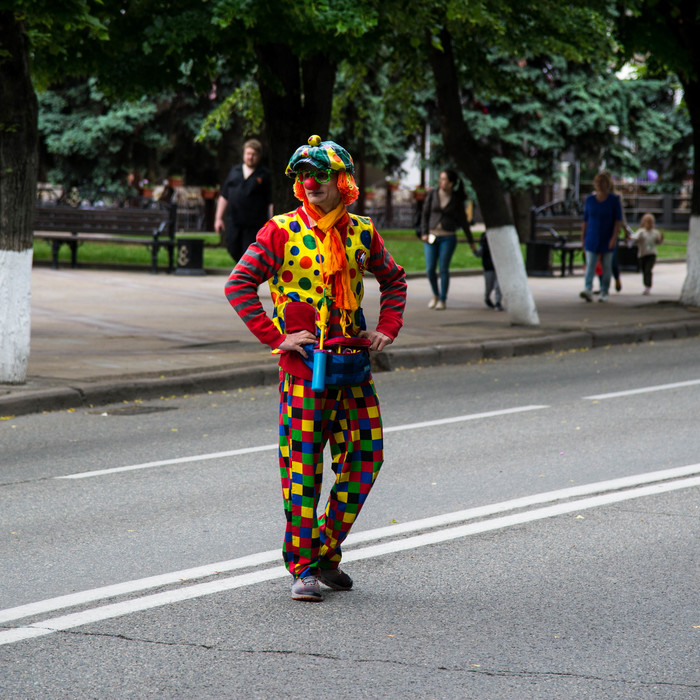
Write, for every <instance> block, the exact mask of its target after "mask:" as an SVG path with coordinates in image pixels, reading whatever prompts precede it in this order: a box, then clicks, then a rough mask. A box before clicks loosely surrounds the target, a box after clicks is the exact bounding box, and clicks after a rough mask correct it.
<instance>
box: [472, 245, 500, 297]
mask: <svg viewBox="0 0 700 700" xmlns="http://www.w3.org/2000/svg"><path fill="white" fill-rule="evenodd" d="M476 254H477V256H478V257H480V258H481V266H482V267H483V268H484V287H485V289H484V303H485V304H486V306H488V307H489V309H496V311H503V310H504V309H503V306H502V305H501V288H500V287H499V285H498V277H496V268H494V266H493V260H491V251H490V250H489V242H488V239H487V237H486V233H482V234H481V240H480V241H479V248H478V249H477V251H476ZM492 292H493V294H494V298H495V302H496V303H494V302H493V301H491V293H492Z"/></svg>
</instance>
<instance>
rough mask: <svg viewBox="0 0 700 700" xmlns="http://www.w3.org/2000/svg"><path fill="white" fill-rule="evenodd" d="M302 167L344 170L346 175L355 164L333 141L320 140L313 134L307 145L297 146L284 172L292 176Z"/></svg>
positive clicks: (353, 168) (349, 173) (352, 170)
mask: <svg viewBox="0 0 700 700" xmlns="http://www.w3.org/2000/svg"><path fill="white" fill-rule="evenodd" d="M304 167H311V168H316V169H317V170H333V171H340V170H344V171H345V172H346V173H348V175H352V174H353V173H354V172H355V164H354V163H353V161H352V157H351V156H350V154H349V153H348V152H347V151H346V150H345V149H344V148H343V147H342V146H339V145H338V144H337V143H335V141H321V137H320V136H317V135H314V136H311V137H310V138H309V143H308V146H299V148H297V150H296V151H294V155H293V156H292V157H291V158H290V159H289V164H288V165H287V169H286V170H285V174H286V175H288V176H290V177H293V176H294V173H295V172H297V171H298V170H303V169H304Z"/></svg>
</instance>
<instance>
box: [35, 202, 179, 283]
mask: <svg viewBox="0 0 700 700" xmlns="http://www.w3.org/2000/svg"><path fill="white" fill-rule="evenodd" d="M175 214H176V211H175V207H174V206H172V205H170V204H163V203H159V204H158V208H152V209H150V208H149V209H139V208H130V207H124V208H121V207H95V208H76V207H72V206H64V205H46V206H36V207H35V209H34V237H35V238H39V239H43V240H47V241H51V267H52V268H53V269H54V270H57V269H58V251H59V250H60V248H61V246H62V245H63V244H66V245H67V246H68V247H69V248H70V250H71V267H73V268H74V267H76V266H77V259H78V245H79V244H80V243H84V242H88V241H89V242H90V243H117V244H122V243H123V244H132V245H133V244H134V243H141V244H143V245H145V246H146V247H148V248H150V250H151V272H152V273H153V274H156V273H157V272H158V251H159V250H160V249H161V248H166V249H167V251H168V272H172V271H173V251H174V249H175V245H176V242H175Z"/></svg>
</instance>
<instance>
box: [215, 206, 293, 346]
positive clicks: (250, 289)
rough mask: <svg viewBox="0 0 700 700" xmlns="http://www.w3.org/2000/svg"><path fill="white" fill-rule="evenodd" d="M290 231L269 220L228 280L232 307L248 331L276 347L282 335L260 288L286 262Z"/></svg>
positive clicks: (227, 288) (281, 339) (226, 290)
mask: <svg viewBox="0 0 700 700" xmlns="http://www.w3.org/2000/svg"><path fill="white" fill-rule="evenodd" d="M287 238H288V236H287V232H286V231H284V230H283V229H280V228H279V227H278V226H277V224H275V222H274V221H272V220H270V221H268V222H267V223H266V224H265V226H263V228H261V229H260V231H258V235H257V236H256V239H255V243H252V244H251V245H250V246H249V247H248V249H247V250H246V252H245V253H244V254H243V257H242V258H241V259H240V260H239V261H238V264H237V265H236V267H234V268H233V272H232V273H231V275H230V276H229V278H228V280H227V281H226V287H225V294H226V298H227V299H228V301H229V303H230V304H231V306H233V308H234V310H235V311H236V313H237V314H238V315H239V316H240V317H241V319H242V320H243V323H245V325H246V326H247V328H248V330H249V331H250V332H251V333H252V334H253V335H254V336H255V337H256V338H257V339H258V340H259V341H260V342H261V343H264V344H265V345H269V346H270V347H271V348H273V349H274V348H276V347H277V346H278V345H279V344H280V343H281V342H282V341H283V340H284V335H282V334H281V333H280V332H279V331H278V330H277V328H276V327H275V325H274V323H272V321H271V320H270V318H269V317H268V315H267V314H266V313H265V310H264V309H263V306H262V303H261V302H260V297H259V296H258V287H259V286H260V285H261V284H263V283H264V282H267V280H269V279H270V278H271V277H273V276H274V275H275V273H276V272H277V270H279V268H280V267H281V266H282V263H283V261H284V246H285V244H286V242H287Z"/></svg>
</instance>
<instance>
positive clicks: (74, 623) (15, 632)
mask: <svg viewBox="0 0 700 700" xmlns="http://www.w3.org/2000/svg"><path fill="white" fill-rule="evenodd" d="M694 486H700V476H696V477H692V478H690V479H683V480H680V481H672V482H666V483H662V484H654V485H651V486H641V487H639V488H636V489H633V490H629V491H619V492H615V493H607V494H602V495H599V496H592V497H591V498H584V499H581V500H578V501H569V502H567V503H560V504H557V505H553V506H547V507H545V508H538V509H535V510H531V511H527V512H524V513H517V514H514V515H507V516H503V517H501V518H493V519H492V520H485V521H481V522H478V523H472V524H470V525H461V526H458V527H453V528H448V529H445V530H438V531H435V532H429V533H425V534H423V535H416V536H415V537H409V538H406V539H403V540H395V541H392V542H386V543H383V544H376V545H372V546H370V547H364V548H362V549H356V550H353V551H351V552H348V553H346V554H345V555H344V557H343V559H344V560H345V561H360V560H362V559H369V558H372V557H378V556H382V555H386V554H394V553H396V552H402V551H406V550H408V549H416V548H418V547H425V546H427V545H431V544H439V543H442V542H448V541H450V540H455V539H458V538H461V537H467V536H469V535H474V534H478V533H482V532H489V531H492V530H499V529H503V528H507V527H513V526H514V525H522V524H523V523H528V522H533V521H535V520H543V519H545V518H551V517H554V516H557V515H563V514H565V513H572V512H576V511H581V510H587V509H590V508H597V507H600V506H604V505H609V504H611V503H619V502H621V501H628V500H631V499H635V498H642V497H644V496H652V495H656V494H660V493H667V492H670V491H677V490H679V489H686V488H692V487H694ZM288 575H289V573H288V572H287V570H286V569H285V568H284V567H283V566H277V567H274V568H271V569H264V570H262V571H255V572H251V573H247V574H241V575H238V576H233V577H231V578H227V579H218V580H216V581H208V582H207V583H199V584H195V585H193V586H189V587H186V588H180V589H175V590H172V591H165V592H162V593H155V594H152V595H149V596H145V597H143V598H136V599H134V600H127V601H123V602H121V603H112V604H111V605H104V606H102V607H99V608H93V609H92V610H84V611H82V612H76V613H70V614H68V615H63V616H61V617H55V618H51V619H48V620H44V621H42V622H35V623H34V624H31V625H27V626H26V627H16V628H13V629H9V630H7V631H5V632H0V645H3V644H11V643H14V642H19V641H22V640H25V639H32V638H36V637H41V636H45V635H48V634H52V633H54V632H60V631H65V630H69V629H74V628H76V627H81V626H82V625H87V624H90V623H93V622H99V621H101V620H107V619H114V618H117V617H122V616H124V615H128V614H130V613H134V612H140V611H143V610H151V609H153V608H158V607H162V606H164V605H170V604H172V603H178V602H181V601H184V600H191V599H193V598H200V597H203V596H207V595H211V594H213V593H220V592H223V591H229V590H233V589H235V588H241V587H243V586H250V585H253V584H256V583H260V582H262V581H271V580H273V579H278V578H284V577H285V576H288Z"/></svg>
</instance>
